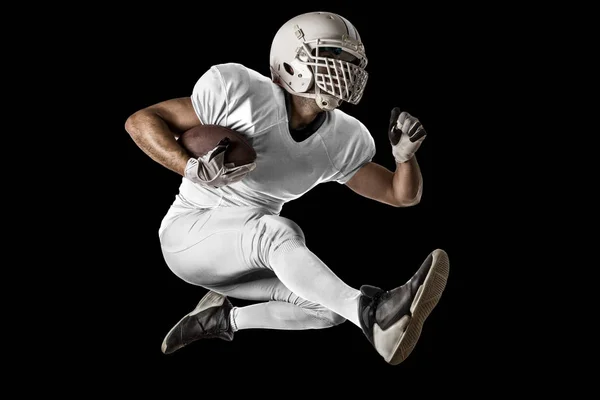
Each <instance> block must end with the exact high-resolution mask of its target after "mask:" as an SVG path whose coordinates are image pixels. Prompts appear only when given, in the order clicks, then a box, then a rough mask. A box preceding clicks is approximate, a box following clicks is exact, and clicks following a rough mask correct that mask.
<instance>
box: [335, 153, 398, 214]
mask: <svg viewBox="0 0 600 400" xmlns="http://www.w3.org/2000/svg"><path fill="white" fill-rule="evenodd" d="M393 179H394V173H393V172H392V171H390V170H389V169H387V168H385V167H384V166H382V165H379V164H377V163H374V162H369V163H367V164H365V165H364V166H363V167H362V168H360V169H359V170H358V171H356V173H355V174H354V176H353V177H352V178H351V179H350V180H349V181H348V182H346V186H348V187H349V188H350V189H352V190H353V191H354V192H356V193H358V194H359V195H361V196H363V197H366V198H368V199H372V200H376V201H379V202H381V203H384V204H388V205H391V206H397V204H396V203H395V201H394V195H393V186H392V181H393Z"/></svg>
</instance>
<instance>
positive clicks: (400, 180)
mask: <svg viewBox="0 0 600 400" xmlns="http://www.w3.org/2000/svg"><path fill="white" fill-rule="evenodd" d="M422 191H423V177H422V176H421V169H420V168H419V163H418V162H417V158H416V156H413V157H412V158H411V159H410V160H409V161H406V162H403V163H396V171H395V172H394V177H393V179H392V192H393V195H394V199H395V200H396V202H397V203H398V204H400V205H403V206H410V205H415V204H417V203H419V201H420V200H421V193H422Z"/></svg>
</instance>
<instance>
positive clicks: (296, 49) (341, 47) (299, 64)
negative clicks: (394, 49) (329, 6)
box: [270, 12, 368, 111]
mask: <svg viewBox="0 0 600 400" xmlns="http://www.w3.org/2000/svg"><path fill="white" fill-rule="evenodd" d="M338 56H339V57H338ZM270 65H271V76H272V78H273V80H274V81H275V82H277V83H278V84H280V85H281V86H282V87H283V88H284V89H285V90H287V91H288V92H290V93H292V94H295V95H297V96H303V97H309V98H313V99H315V101H316V103H317V104H318V105H319V107H320V108H321V109H323V110H326V111H329V110H333V109H334V108H336V107H338V106H339V105H340V104H341V102H342V101H346V102H348V103H351V104H358V102H359V101H360V99H361V98H362V95H363V91H364V89H365V85H366V83H367V78H368V73H367V71H365V67H366V66H367V57H366V55H365V48H364V46H363V44H362V42H361V40H360V35H359V34H358V32H357V30H356V28H355V27H354V25H352V24H351V23H350V22H349V21H348V20H347V19H345V18H344V17H342V16H340V15H337V14H334V13H329V12H310V13H306V14H301V15H298V16H296V17H294V18H292V19H291V20H289V21H288V22H286V23H285V24H284V25H283V26H282V27H281V28H280V29H279V31H277V33H276V34H275V37H274V39H273V44H272V45H271V61H270ZM313 87H314V90H311V89H312V88H313ZM309 91H310V93H309Z"/></svg>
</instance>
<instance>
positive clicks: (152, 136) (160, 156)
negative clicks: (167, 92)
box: [125, 97, 200, 176]
mask: <svg viewBox="0 0 600 400" xmlns="http://www.w3.org/2000/svg"><path fill="white" fill-rule="evenodd" d="M199 124H200V120H199V119H198V117H197V116H196V113H195V111H194V108H193V107H192V101H191V99H190V98H189V97H182V98H178V99H172V100H166V101H163V102H161V103H157V104H154V105H152V106H149V107H147V108H144V109H141V110H139V111H137V112H135V113H134V114H132V115H131V116H130V117H129V118H127V121H126V122H125V130H126V131H127V133H129V135H130V136H131V138H132V139H133V141H134V142H135V143H136V144H137V145H138V147H139V148H140V149H142V150H143V151H144V153H146V154H147V155H148V156H150V158H152V159H153V160H154V161H156V162H158V163H159V164H161V165H162V166H164V167H166V168H168V169H170V170H171V171H174V172H176V173H178V174H179V175H181V176H183V175H184V171H185V166H186V163H187V161H188V160H189V158H190V156H189V154H188V153H187V152H186V151H185V150H184V149H183V148H182V147H181V146H180V145H179V143H177V140H176V139H177V137H179V134H181V133H182V132H184V131H186V130H188V129H190V128H192V127H194V126H196V125H199Z"/></svg>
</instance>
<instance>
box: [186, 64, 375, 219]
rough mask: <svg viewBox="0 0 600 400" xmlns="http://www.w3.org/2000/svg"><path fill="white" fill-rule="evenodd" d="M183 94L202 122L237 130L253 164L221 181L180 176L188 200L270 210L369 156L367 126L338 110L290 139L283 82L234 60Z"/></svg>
mask: <svg viewBox="0 0 600 400" xmlns="http://www.w3.org/2000/svg"><path fill="white" fill-rule="evenodd" d="M191 99H192V104H193V106H194V110H195V111H196V114H197V115H198V118H199V119H200V121H201V122H202V123H203V124H216V125H222V126H226V127H229V128H231V129H234V130H236V131H238V132H240V133H242V134H244V135H245V136H246V138H247V139H248V141H249V143H250V144H251V145H252V147H253V148H254V150H255V151H256V153H257V158H256V168H255V169H254V170H253V171H252V172H250V173H249V174H248V175H246V176H245V177H244V179H243V180H241V181H239V182H236V183H234V184H231V185H229V186H224V187H221V188H212V187H205V186H201V185H198V184H194V183H192V182H191V181H189V180H188V179H186V178H183V180H182V183H181V185H180V188H179V195H180V197H181V198H182V199H184V200H185V201H186V202H189V203H191V204H193V205H194V206H196V207H200V208H207V207H208V208H213V207H228V206H244V207H260V208H264V209H266V210H268V212H270V213H272V214H276V215H278V214H279V213H280V212H281V209H282V207H283V204H285V203H286V202H288V201H290V200H293V199H296V198H298V197H300V196H302V195H303V194H304V193H306V192H308V191H309V190H310V189H312V188H314V187H315V186H316V185H318V184H320V183H324V182H332V181H335V182H338V183H346V182H347V181H348V180H349V179H350V178H351V177H352V175H353V174H354V173H355V172H356V171H357V170H358V169H359V168H360V167H362V166H363V165H364V164H366V163H368V162H369V161H371V160H372V158H373V156H374V155H375V142H374V140H373V138H372V136H371V134H370V133H369V131H368V130H367V128H366V127H365V126H364V125H363V124H362V123H361V122H360V121H358V120H357V119H356V118H354V117H352V116H350V115H348V114H346V113H345V112H343V111H341V110H338V109H336V110H334V111H332V112H328V113H327V116H326V118H325V121H324V122H323V124H322V125H321V126H320V127H319V128H318V130H317V131H316V132H315V133H313V134H312V135H311V136H310V137H309V138H307V139H305V140H303V141H302V142H296V141H295V140H294V139H293V138H292V136H291V134H290V131H289V127H288V113H287V110H286V102H285V94H284V91H283V89H282V88H281V87H279V86H277V85H276V84H275V83H273V82H272V81H271V79H270V78H267V77H265V76H264V75H261V74H259V73H258V72H256V71H253V70H251V69H249V68H246V67H244V66H243V65H240V64H236V63H228V64H219V65H214V66H212V67H211V68H210V69H209V70H208V71H207V72H206V73H205V74H204V75H203V76H202V77H200V79H199V80H198V81H197V83H196V85H195V86H194V89H193V92H192V96H191Z"/></svg>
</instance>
